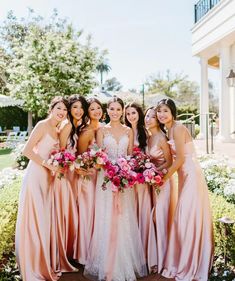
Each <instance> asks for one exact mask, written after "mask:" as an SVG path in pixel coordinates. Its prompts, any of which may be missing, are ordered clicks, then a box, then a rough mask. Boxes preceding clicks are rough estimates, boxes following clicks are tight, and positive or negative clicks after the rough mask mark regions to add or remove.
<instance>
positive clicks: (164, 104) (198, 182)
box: [157, 99, 213, 281]
mask: <svg viewBox="0 0 235 281" xmlns="http://www.w3.org/2000/svg"><path fill="white" fill-rule="evenodd" d="M157 117H158V120H159V122H160V123H162V124H164V125H165V127H166V129H167V130H168V137H169V144H170V146H171V150H172V154H173V157H174V161H173V164H172V165H171V166H170V168H169V169H168V172H167V174H166V175H165V176H164V178H165V181H167V180H168V179H169V178H170V177H171V176H172V175H173V174H174V173H175V172H176V171H177V172H178V185H179V198H178V203H177V206H176V211H175V216H174V221H173V225H172V229H171V232H170V238H169V244H168V251H167V256H166V260H165V266H164V268H165V269H164V271H163V276H165V277H168V278H175V280H176V281H179V280H181V281H188V280H200V281H207V280H208V273H209V271H210V269H211V266H212V261H213V230H212V215H211V209H210V202H209V197H208V188H207V185H206V182H205V179H204V176H203V173H202V170H201V167H200V164H199V163H198V161H197V158H196V155H195V150H194V146H193V141H192V137H191V135H190V133H189V132H188V130H187V128H186V127H185V126H184V125H182V124H181V123H178V122H176V121H175V120H176V106H175V103H174V102H173V100H171V99H163V100H161V101H160V102H159V103H158V105H157Z"/></svg>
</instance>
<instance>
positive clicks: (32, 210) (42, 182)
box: [15, 133, 60, 281]
mask: <svg viewBox="0 0 235 281" xmlns="http://www.w3.org/2000/svg"><path fill="white" fill-rule="evenodd" d="M56 145H58V140H55V139H54V138H52V137H51V136H50V135H49V134H48V133H47V134H45V135H44V137H43V138H42V139H41V141H40V142H39V143H38V144H37V146H36V147H35V148H34V151H35V153H37V154H39V155H40V156H41V157H42V158H43V159H45V160H47V159H48V157H49V153H50V151H51V150H52V149H53V148H54V147H55V146H56ZM51 180H52V177H51V174H50V172H49V171H48V170H47V169H46V168H45V167H43V166H41V165H38V164H36V163H35V162H33V161H30V162H29V165H28V167H27V169H26V173H25V176H24V179H23V184H22V188H21V192H20V198H19V209H18V216H17V222H16V235H15V248H16V259H17V263H18V265H19V268H20V272H21V276H22V279H23V280H24V281H39V280H40V281H42V280H45V281H46V280H47V281H48V280H53V281H54V280H58V279H59V276H60V273H59V272H55V266H56V263H57V261H58V256H57V251H56V244H57V243H56V234H55V220H54V212H53V211H54V205H53V190H52V188H50V184H51Z"/></svg>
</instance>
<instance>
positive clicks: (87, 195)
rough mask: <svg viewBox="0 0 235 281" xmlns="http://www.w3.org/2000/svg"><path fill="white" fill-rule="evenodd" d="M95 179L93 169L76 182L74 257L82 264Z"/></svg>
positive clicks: (87, 244)
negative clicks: (76, 210)
mask: <svg viewBox="0 0 235 281" xmlns="http://www.w3.org/2000/svg"><path fill="white" fill-rule="evenodd" d="M94 142H95V139H94V140H93V142H92V143H94ZM96 179H97V172H96V171H94V173H93V174H92V175H89V177H83V176H79V177H78V180H77V182H76V189H77V190H76V193H77V194H76V196H77V198H76V199H77V209H78V220H77V222H78V234H77V245H76V247H75V249H76V250H75V253H74V259H76V260H77V261H78V262H79V263H80V264H83V265H85V264H86V262H87V258H88V251H89V247H90V242H91V239H92V234H93V229H94V216H95V189H96Z"/></svg>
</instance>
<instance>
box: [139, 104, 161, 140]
mask: <svg viewBox="0 0 235 281" xmlns="http://www.w3.org/2000/svg"><path fill="white" fill-rule="evenodd" d="M149 110H154V112H155V117H156V120H157V124H158V126H159V128H160V129H161V130H162V132H163V133H164V134H165V135H166V130H165V126H164V124H162V123H160V122H159V120H158V118H157V106H150V107H148V108H147V109H146V111H145V113H144V117H145V116H146V114H147V112H148V111H149Z"/></svg>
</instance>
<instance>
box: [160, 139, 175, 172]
mask: <svg viewBox="0 0 235 281" xmlns="http://www.w3.org/2000/svg"><path fill="white" fill-rule="evenodd" d="M160 148H161V149H162V151H163V154H164V158H165V160H166V161H165V162H164V163H163V164H162V165H160V166H158V169H159V170H163V169H166V168H169V167H170V166H171V165H172V155H171V151H170V146H169V144H168V143H167V140H166V139H165V138H162V139H161V141H160Z"/></svg>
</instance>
